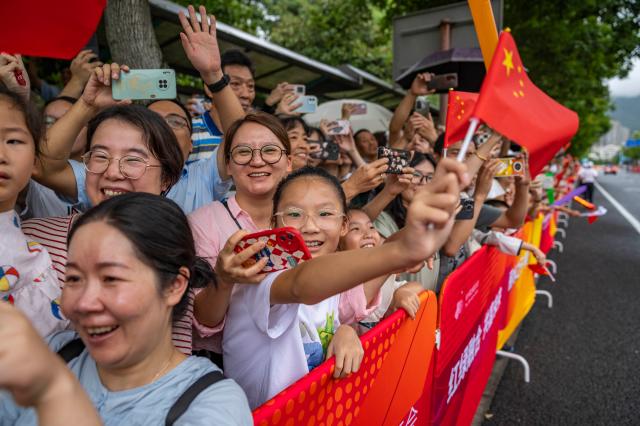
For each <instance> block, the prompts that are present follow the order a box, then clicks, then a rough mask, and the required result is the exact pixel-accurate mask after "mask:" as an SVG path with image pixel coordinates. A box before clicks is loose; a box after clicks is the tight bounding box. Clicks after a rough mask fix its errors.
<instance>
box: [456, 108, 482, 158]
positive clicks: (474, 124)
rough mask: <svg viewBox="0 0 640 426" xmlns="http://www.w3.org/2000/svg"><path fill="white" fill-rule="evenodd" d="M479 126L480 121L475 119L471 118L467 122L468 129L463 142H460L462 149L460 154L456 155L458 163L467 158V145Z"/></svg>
mask: <svg viewBox="0 0 640 426" xmlns="http://www.w3.org/2000/svg"><path fill="white" fill-rule="evenodd" d="M479 124H480V120H478V119H477V118H475V117H472V118H471V119H470V120H469V128H468V129H467V134H466V135H465V137H464V142H462V148H460V152H459V153H458V159H457V160H458V161H459V162H461V163H462V161H463V160H464V159H465V158H466V157H467V150H468V149H469V143H471V138H472V137H473V134H474V133H475V132H476V129H477V128H478V125H479Z"/></svg>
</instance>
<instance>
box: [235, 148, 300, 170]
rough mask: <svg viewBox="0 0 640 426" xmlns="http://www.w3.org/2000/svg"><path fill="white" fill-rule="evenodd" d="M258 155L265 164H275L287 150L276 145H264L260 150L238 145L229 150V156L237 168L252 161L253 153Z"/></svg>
mask: <svg viewBox="0 0 640 426" xmlns="http://www.w3.org/2000/svg"><path fill="white" fill-rule="evenodd" d="M256 151H257V152H259V153H260V158H262V161H264V162H265V163H267V164H275V163H277V162H278V161H280V159H281V158H282V154H284V153H286V152H287V150H286V149H283V148H282V147H280V146H278V145H265V146H263V147H261V148H251V147H249V146H247V145H239V146H236V147H235V148H233V149H232V150H231V153H230V156H231V159H232V160H233V162H234V163H236V164H237V165H239V166H244V165H247V164H249V163H250V162H251V160H253V154H254V152H256Z"/></svg>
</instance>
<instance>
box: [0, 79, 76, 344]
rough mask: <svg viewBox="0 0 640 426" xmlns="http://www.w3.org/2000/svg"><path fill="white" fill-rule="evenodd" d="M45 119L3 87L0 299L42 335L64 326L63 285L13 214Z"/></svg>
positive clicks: (0, 94)
mask: <svg viewBox="0 0 640 426" xmlns="http://www.w3.org/2000/svg"><path fill="white" fill-rule="evenodd" d="M41 135H42V119H41V117H40V116H39V114H38V113H37V111H36V110H35V107H33V106H32V105H31V104H28V103H27V102H25V101H24V99H23V98H21V97H20V96H19V95H17V94H15V93H13V92H11V91H9V90H8V89H7V88H6V87H5V86H4V85H2V84H0V243H1V244H0V300H5V301H8V302H9V303H11V304H13V305H15V306H16V307H18V308H20V309H21V310H22V311H23V312H24V313H26V314H27V316H28V317H29V319H30V320H31V322H32V323H33V325H34V327H35V328H36V330H37V331H38V333H40V335H41V336H45V335H47V334H49V333H51V332H53V331H56V330H59V329H63V328H64V327H66V324H67V321H66V320H65V319H63V317H62V316H61V315H60V313H59V309H58V306H59V303H58V301H57V299H58V298H59V297H60V287H59V286H58V280H57V278H56V274H55V271H54V269H53V266H52V263H51V258H50V257H49V254H48V253H47V251H46V250H45V249H44V248H43V247H42V246H41V245H40V244H38V243H37V242H35V241H33V240H32V239H29V238H27V236H25V235H24V233H23V232H22V230H21V229H20V219H19V218H18V214H17V213H16V212H15V211H14V207H15V205H16V202H17V199H18V194H19V193H20V191H22V190H23V189H24V188H25V187H26V186H27V185H28V184H29V179H30V178H31V173H32V172H33V169H34V167H35V162H36V158H37V156H38V154H39V142H40V136H41Z"/></svg>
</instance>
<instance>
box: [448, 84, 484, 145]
mask: <svg viewBox="0 0 640 426" xmlns="http://www.w3.org/2000/svg"><path fill="white" fill-rule="evenodd" d="M477 100H478V94H477V93H469V92H456V91H454V90H452V91H450V92H449V104H448V105H447V123H446V124H447V130H446V131H445V133H444V147H445V148H447V147H448V146H450V145H453V144H454V143H456V142H458V141H461V140H462V139H464V136H465V135H466V134H467V129H468V128H469V119H470V118H471V113H472V112H473V107H474V106H475V104H476V101H477Z"/></svg>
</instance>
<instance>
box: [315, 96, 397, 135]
mask: <svg viewBox="0 0 640 426" xmlns="http://www.w3.org/2000/svg"><path fill="white" fill-rule="evenodd" d="M343 103H365V104H367V113H366V114H363V115H352V116H351V119H350V121H351V127H352V129H353V132H354V133H355V132H357V131H358V130H360V129H367V130H369V131H371V132H386V131H387V130H389V122H390V121H391V116H392V115H393V113H392V112H391V111H389V110H388V109H386V108H385V107H383V106H382V105H379V104H376V103H373V102H368V101H362V100H359V99H341V100H339V101H329V102H325V103H323V104H321V105H319V106H318V109H317V110H316V112H314V113H313V114H306V115H305V116H304V117H303V118H304V121H306V122H307V124H309V125H311V126H316V127H317V126H318V125H319V124H320V120H321V119H323V118H326V119H327V120H330V121H333V120H339V119H340V116H341V111H342V104H343Z"/></svg>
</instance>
